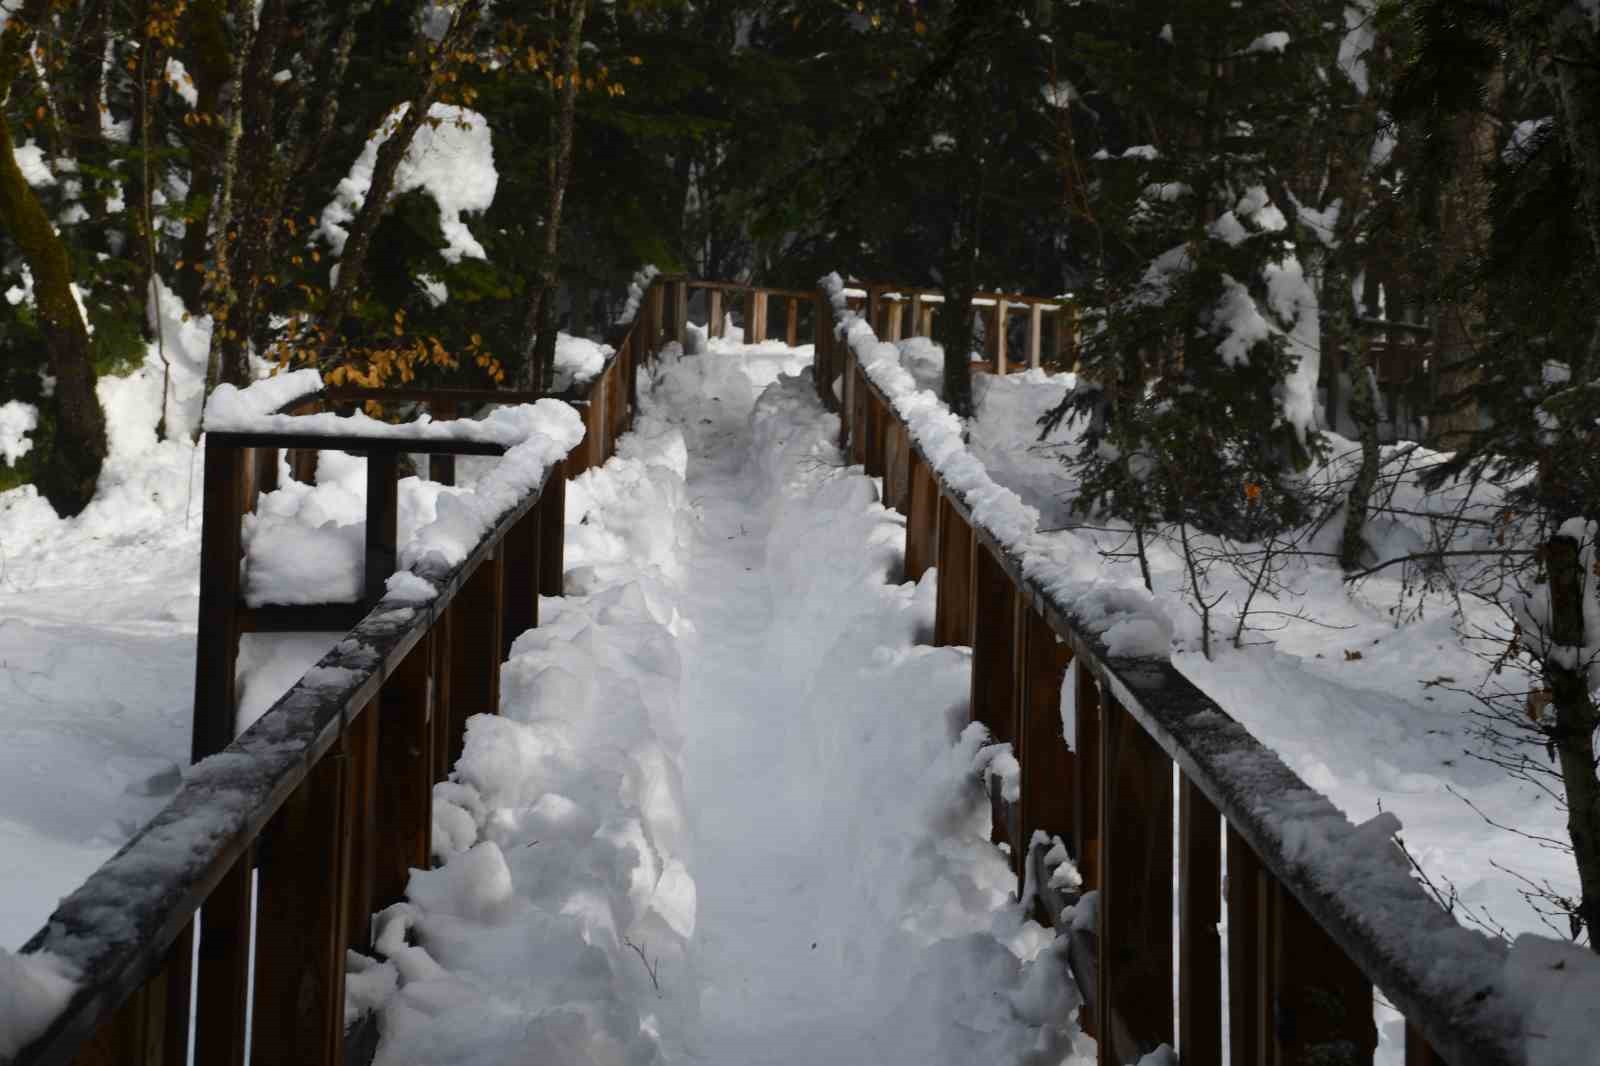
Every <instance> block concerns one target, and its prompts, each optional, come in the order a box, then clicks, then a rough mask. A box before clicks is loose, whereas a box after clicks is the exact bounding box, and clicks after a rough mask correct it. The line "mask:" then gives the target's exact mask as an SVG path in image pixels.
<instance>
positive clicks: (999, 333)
mask: <svg viewBox="0 0 1600 1066" xmlns="http://www.w3.org/2000/svg"><path fill="white" fill-rule="evenodd" d="M1006 311H1007V303H1006V298H1005V297H1004V296H996V297H995V298H994V372H995V373H996V374H999V375H1000V376H1001V377H1005V375H1006Z"/></svg>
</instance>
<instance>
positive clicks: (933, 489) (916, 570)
mask: <svg viewBox="0 0 1600 1066" xmlns="http://www.w3.org/2000/svg"><path fill="white" fill-rule="evenodd" d="M907 450H908V451H909V452H910V453H911V454H910V463H911V471H910V476H909V480H910V485H909V496H910V501H909V504H908V509H907V514H906V580H907V581H921V580H922V575H923V574H925V573H927V571H928V568H929V567H931V566H935V565H937V562H938V560H937V557H936V555H935V550H936V546H937V545H938V542H939V483H938V482H937V481H936V480H935V479H934V474H933V470H932V468H931V467H929V466H928V463H927V460H925V459H923V458H922V453H921V452H918V451H916V450H915V449H907Z"/></svg>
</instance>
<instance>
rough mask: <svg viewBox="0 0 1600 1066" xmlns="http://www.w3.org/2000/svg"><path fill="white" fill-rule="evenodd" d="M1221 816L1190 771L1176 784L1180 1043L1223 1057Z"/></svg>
mask: <svg viewBox="0 0 1600 1066" xmlns="http://www.w3.org/2000/svg"><path fill="white" fill-rule="evenodd" d="M1221 857H1222V819H1221V817H1220V816H1219V815H1218V814H1217V809H1216V808H1215V807H1213V806H1212V805H1211V801H1210V800H1208V799H1206V797H1205V794H1204V793H1202V792H1201V791H1200V790H1199V789H1198V788H1196V787H1195V785H1194V782H1192V781H1190V780H1189V776H1188V775H1187V774H1183V775H1181V776H1180V780H1179V783H1178V892H1179V897H1178V936H1179V941H1180V942H1179V947H1178V1046H1179V1051H1180V1053H1181V1054H1182V1055H1183V1057H1184V1060H1185V1061H1187V1062H1221V1061H1222V941H1221V938H1220V937H1219V935H1218V932H1217V922H1218V920H1219V919H1220V918H1221V916H1222V914H1221V908H1222V900H1221V884H1220V881H1221V870H1220V868H1219V864H1220V862H1221Z"/></svg>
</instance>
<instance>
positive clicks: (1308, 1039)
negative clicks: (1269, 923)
mask: <svg viewBox="0 0 1600 1066" xmlns="http://www.w3.org/2000/svg"><path fill="white" fill-rule="evenodd" d="M1270 890H1271V891H1272V892H1273V893H1274V894H1275V895H1276V897H1277V898H1276V900H1275V901H1274V906H1273V908H1272V913H1273V918H1274V920H1275V922H1276V928H1275V929H1274V935H1273V938H1272V939H1273V943H1274V947H1275V949H1276V952H1277V954H1276V958H1275V961H1274V966H1273V969H1272V977H1273V979H1274V985H1273V989H1274V994H1273V1004H1274V1008H1275V1009H1274V1011H1273V1018H1274V1025H1273V1032H1274V1036H1275V1038H1276V1039H1275V1045H1276V1047H1275V1050H1274V1055H1275V1061H1276V1062H1277V1063H1279V1064H1280V1066H1315V1064H1318V1063H1326V1062H1337V1063H1339V1064H1340V1066H1346V1064H1348V1066H1360V1064H1362V1063H1369V1064H1370V1063H1371V1062H1372V1055H1373V1051H1374V1050H1375V1049H1376V1048H1377V1046H1378V1029H1377V1026H1376V1025H1375V1024H1374V1022H1373V1018H1372V983H1371V982H1370V981H1368V980H1367V979H1366V977H1365V976H1363V975H1362V973H1361V971H1360V970H1358V969H1356V966H1355V964H1354V963H1353V962H1351V961H1350V958H1349V956H1347V955H1346V954H1345V953H1344V951H1343V950H1342V949H1341V948H1340V947H1339V945H1337V944H1335V943H1334V942H1333V940H1332V939H1331V938H1330V937H1329V936H1328V934H1327V933H1326V932H1324V931H1323V929H1322V927H1321V926H1320V925H1318V924H1317V922H1316V920H1315V919H1313V918H1312V917H1311V916H1310V915H1309V914H1307V913H1306V910H1305V908H1304V907H1302V906H1301V905H1300V901H1299V900H1297V899H1295V898H1294V895H1293V894H1292V893H1291V892H1289V891H1288V890H1287V889H1286V888H1284V887H1283V886H1282V884H1280V883H1279V882H1278V881H1277V880H1276V879H1273V880H1272V881H1271V886H1270Z"/></svg>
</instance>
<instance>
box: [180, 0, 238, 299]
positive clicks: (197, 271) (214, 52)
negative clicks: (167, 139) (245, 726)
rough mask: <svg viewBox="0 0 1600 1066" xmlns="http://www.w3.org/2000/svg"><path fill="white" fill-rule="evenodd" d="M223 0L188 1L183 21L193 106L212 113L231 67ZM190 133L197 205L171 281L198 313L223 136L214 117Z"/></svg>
mask: <svg viewBox="0 0 1600 1066" xmlns="http://www.w3.org/2000/svg"><path fill="white" fill-rule="evenodd" d="M223 8H224V0H195V2H194V3H192V4H191V5H190V6H189V18H188V22H187V24H186V26H185V30H186V32H187V34H188V37H189V40H190V41H191V42H192V43H193V49H192V56H191V59H192V62H193V64H194V69H193V70H192V71H191V72H190V75H191V76H192V77H193V78H194V85H195V112H196V113H197V114H202V115H208V116H214V115H217V114H219V113H220V112H221V110H222V94H223V87H224V86H225V85H226V84H227V81H228V76H229V74H230V73H231V71H232V62H231V60H230V59H229V57H228V36H227V33H226V31H225V29H224V28H223V24H222V16H223ZM185 136H187V137H188V139H189V150H188V152H187V153H186V154H187V156H188V158H189V202H190V203H191V204H193V205H196V206H198V207H199V208H200V209H201V210H200V211H199V213H198V214H196V213H190V214H189V217H188V220H187V221H186V222H185V224H184V229H183V245H182V251H181V252H180V253H179V258H180V259H181V260H182V262H183V267H182V269H180V270H179V271H178V274H177V277H176V278H175V279H174V281H175V285H174V286H173V287H174V288H175V289H176V290H177V293H178V295H179V296H181V297H182V298H183V302H184V304H185V305H186V306H187V307H188V308H189V310H191V311H193V312H196V313H199V312H200V311H201V310H202V308H201V298H202V295H203V293H204V290H205V272H204V271H203V270H202V269H201V268H202V267H203V266H204V264H205V261H206V256H207V255H209V254H210V248H211V233H210V227H209V226H208V225H207V221H208V219H209V218H210V217H211V214H212V211H211V208H212V201H213V199H214V198H215V197H216V195H217V178H218V172H219V167H220V165H221V163H222V156H223V153H224V151H225V150H226V148H227V144H226V142H227V137H226V135H225V134H224V133H223V131H222V130H221V129H220V128H219V127H218V126H217V125H216V124H215V123H213V122H199V123H196V124H195V125H194V126H193V127H191V128H189V129H187V130H186V131H185Z"/></svg>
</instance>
